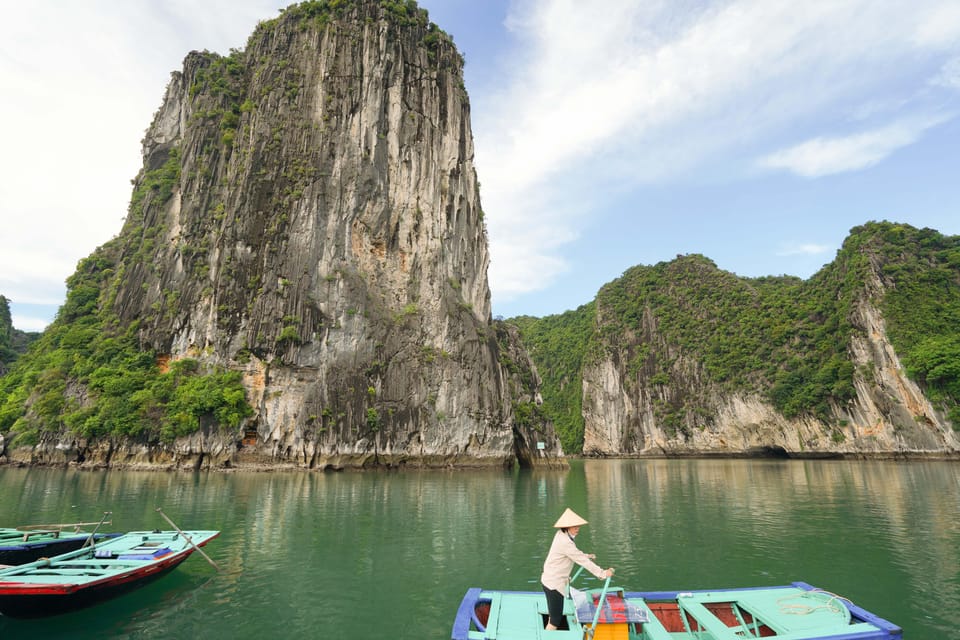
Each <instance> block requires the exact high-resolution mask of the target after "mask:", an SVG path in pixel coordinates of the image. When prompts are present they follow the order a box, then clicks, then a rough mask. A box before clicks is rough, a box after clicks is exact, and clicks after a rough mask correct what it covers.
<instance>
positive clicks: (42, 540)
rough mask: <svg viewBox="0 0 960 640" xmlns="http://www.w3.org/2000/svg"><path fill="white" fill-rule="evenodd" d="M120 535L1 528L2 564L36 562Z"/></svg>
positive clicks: (0, 556) (0, 558)
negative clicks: (39, 559) (38, 559)
mask: <svg viewBox="0 0 960 640" xmlns="http://www.w3.org/2000/svg"><path fill="white" fill-rule="evenodd" d="M91 535H92V536H93V539H92V540H91ZM119 535H120V534H119V533H96V534H90V533H84V532H82V531H73V532H67V531H62V530H60V529H23V528H21V529H5V528H0V565H18V564H24V563H27V562H33V561H34V560H36V559H37V558H42V557H51V556H58V555H60V554H61V553H67V552H68V551H75V550H76V549H79V548H80V547H82V546H83V545H84V544H93V543H96V542H99V541H101V540H104V539H106V538H115V537H117V536H119Z"/></svg>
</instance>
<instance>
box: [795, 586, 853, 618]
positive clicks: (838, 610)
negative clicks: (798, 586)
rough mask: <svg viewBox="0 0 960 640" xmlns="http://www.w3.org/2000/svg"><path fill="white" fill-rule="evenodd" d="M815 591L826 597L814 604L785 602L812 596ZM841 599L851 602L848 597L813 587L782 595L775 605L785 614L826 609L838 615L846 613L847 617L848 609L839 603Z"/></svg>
mask: <svg viewBox="0 0 960 640" xmlns="http://www.w3.org/2000/svg"><path fill="white" fill-rule="evenodd" d="M817 593H820V594H824V595H826V596H828V597H827V599H826V600H823V599H822V598H821V599H819V600H820V604H818V605H816V606H813V605H809V604H804V603H799V602H793V603H790V602H787V601H788V600H794V599H796V598H806V597H807V596H812V595H813V594H817ZM841 600H845V601H847V602H850V604H853V603H852V602H851V601H850V599H849V598H844V597H843V596H840V595H837V594H835V593H830V592H829V591H825V590H823V589H813V590H811V591H806V592H804V593H801V594H798V595H795V596H784V597H783V598H779V599H778V600H777V606H778V607H779V608H780V613H783V614H786V615H798V616H806V615H810V614H811V613H814V612H816V611H821V610H827V611H829V612H830V613H835V614H838V615H839V614H846V615H847V617H848V618H849V615H850V610H849V609H847V607H845V606H843V605H841V604H840V601H841Z"/></svg>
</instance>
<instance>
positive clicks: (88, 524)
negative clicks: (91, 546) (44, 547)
mask: <svg viewBox="0 0 960 640" xmlns="http://www.w3.org/2000/svg"><path fill="white" fill-rule="evenodd" d="M95 524H97V525H99V524H104V522H103V520H101V521H100V522H65V523H60V524H25V525H23V526H20V527H17V531H35V530H37V529H58V530H61V531H62V530H63V529H66V528H68V527H73V528H74V529H76V530H78V531H79V528H80V527H91V526H93V525H95ZM105 524H111V523H110V522H107V523H105Z"/></svg>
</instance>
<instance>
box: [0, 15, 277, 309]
mask: <svg viewBox="0 0 960 640" xmlns="http://www.w3.org/2000/svg"><path fill="white" fill-rule="evenodd" d="M286 4H288V3H287V2H280V3H278V2H271V1H266V0H256V1H246V2H236V3H235V2H228V1H226V0H210V1H205V2H203V3H199V4H198V3H195V2H186V1H185V0H176V1H170V0H168V1H166V2H142V1H136V0H134V1H131V2H118V1H115V0H114V1H111V0H89V1H87V2H83V3H70V2H49V1H42V0H38V1H37V2H26V3H12V4H9V6H5V7H4V12H3V20H2V21H0V86H3V91H4V99H3V100H2V101H0V139H2V140H3V144H4V153H3V154H0V175H2V176H3V180H2V181H0V219H2V220H3V226H4V233H3V250H2V251H0V294H3V295H6V296H7V297H8V298H10V299H11V300H14V301H15V302H17V303H21V304H28V303H33V304H60V303H62V301H63V292H64V280H65V279H66V278H67V277H68V276H69V275H70V274H71V273H73V271H74V269H75V268H76V263H77V261H78V260H79V259H81V258H83V257H84V256H86V255H89V254H90V253H91V252H92V251H93V250H94V249H95V248H96V247H97V246H98V245H100V244H102V243H104V242H105V241H107V240H108V239H109V238H110V237H111V236H113V235H114V234H115V233H117V232H118V231H119V230H120V228H121V225H122V221H123V218H124V216H125V214H126V208H127V203H128V202H129V198H130V190H131V185H130V180H131V179H132V178H133V177H134V176H136V174H137V172H138V171H139V169H140V165H141V158H140V140H141V138H142V137H143V133H144V131H145V130H146V128H147V127H148V126H149V124H150V121H151V119H152V117H153V114H154V112H155V111H156V109H157V108H158V107H159V106H160V102H161V100H162V98H163V91H164V88H165V85H166V83H167V81H168V79H169V76H170V73H171V72H172V71H176V70H179V69H180V68H181V62H182V60H183V58H184V57H185V56H186V54H187V53H188V52H189V51H190V50H191V49H209V50H212V51H220V52H221V53H227V51H228V49H229V48H231V47H243V46H244V45H245V43H246V39H247V37H248V36H249V35H250V33H252V31H253V28H254V26H255V25H256V24H257V22H258V21H259V20H261V19H266V18H271V17H273V16H275V15H276V9H277V8H278V7H280V6H284V5H286ZM22 322H24V327H26V326H27V324H26V323H28V322H32V320H31V319H28V318H24V319H22ZM30 326H36V325H35V324H33V325H30Z"/></svg>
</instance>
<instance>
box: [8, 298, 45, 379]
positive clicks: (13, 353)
mask: <svg viewBox="0 0 960 640" xmlns="http://www.w3.org/2000/svg"><path fill="white" fill-rule="evenodd" d="M39 337H40V334H39V333H33V332H26V331H20V330H19V329H15V328H14V326H13V320H12V318H11V317H10V301H9V300H8V299H7V298H6V297H5V296H2V295H0V376H2V375H3V374H5V373H6V372H7V370H8V369H9V368H10V366H11V365H12V364H13V363H14V361H15V360H16V359H17V358H19V357H20V355H21V354H23V353H25V352H26V351H27V348H28V347H29V346H30V344H31V343H32V342H33V341H35V340H36V339H37V338H39Z"/></svg>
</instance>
